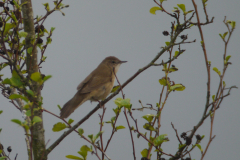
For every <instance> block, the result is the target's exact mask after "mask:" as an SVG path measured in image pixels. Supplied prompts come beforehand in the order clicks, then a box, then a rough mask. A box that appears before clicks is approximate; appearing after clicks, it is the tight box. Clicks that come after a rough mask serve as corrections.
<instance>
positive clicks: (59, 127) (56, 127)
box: [52, 122, 67, 132]
mask: <svg viewBox="0 0 240 160" xmlns="http://www.w3.org/2000/svg"><path fill="white" fill-rule="evenodd" d="M65 128H67V126H66V124H65V123H62V122H58V123H56V124H54V125H53V128H52V131H53V132H59V131H61V130H63V129H65Z"/></svg>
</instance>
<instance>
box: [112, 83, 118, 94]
mask: <svg viewBox="0 0 240 160" xmlns="http://www.w3.org/2000/svg"><path fill="white" fill-rule="evenodd" d="M119 87H120V86H119V85H117V86H114V87H113V89H112V91H111V93H113V92H115V91H116V90H117V89H118V88H119Z"/></svg>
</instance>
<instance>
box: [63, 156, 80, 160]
mask: <svg viewBox="0 0 240 160" xmlns="http://www.w3.org/2000/svg"><path fill="white" fill-rule="evenodd" d="M66 158H68V159H77V160H84V159H82V158H80V157H78V156H74V155H66Z"/></svg>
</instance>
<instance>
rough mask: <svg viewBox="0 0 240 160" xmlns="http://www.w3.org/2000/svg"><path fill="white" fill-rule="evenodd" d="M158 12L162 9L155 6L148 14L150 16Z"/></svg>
mask: <svg viewBox="0 0 240 160" xmlns="http://www.w3.org/2000/svg"><path fill="white" fill-rule="evenodd" d="M158 10H162V8H160V7H157V6H155V7H152V8H151V9H150V11H149V12H150V13H151V14H156V11H158Z"/></svg>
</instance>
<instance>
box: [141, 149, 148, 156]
mask: <svg viewBox="0 0 240 160" xmlns="http://www.w3.org/2000/svg"><path fill="white" fill-rule="evenodd" d="M141 155H142V157H147V156H148V149H146V148H145V149H143V150H142V152H141Z"/></svg>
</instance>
